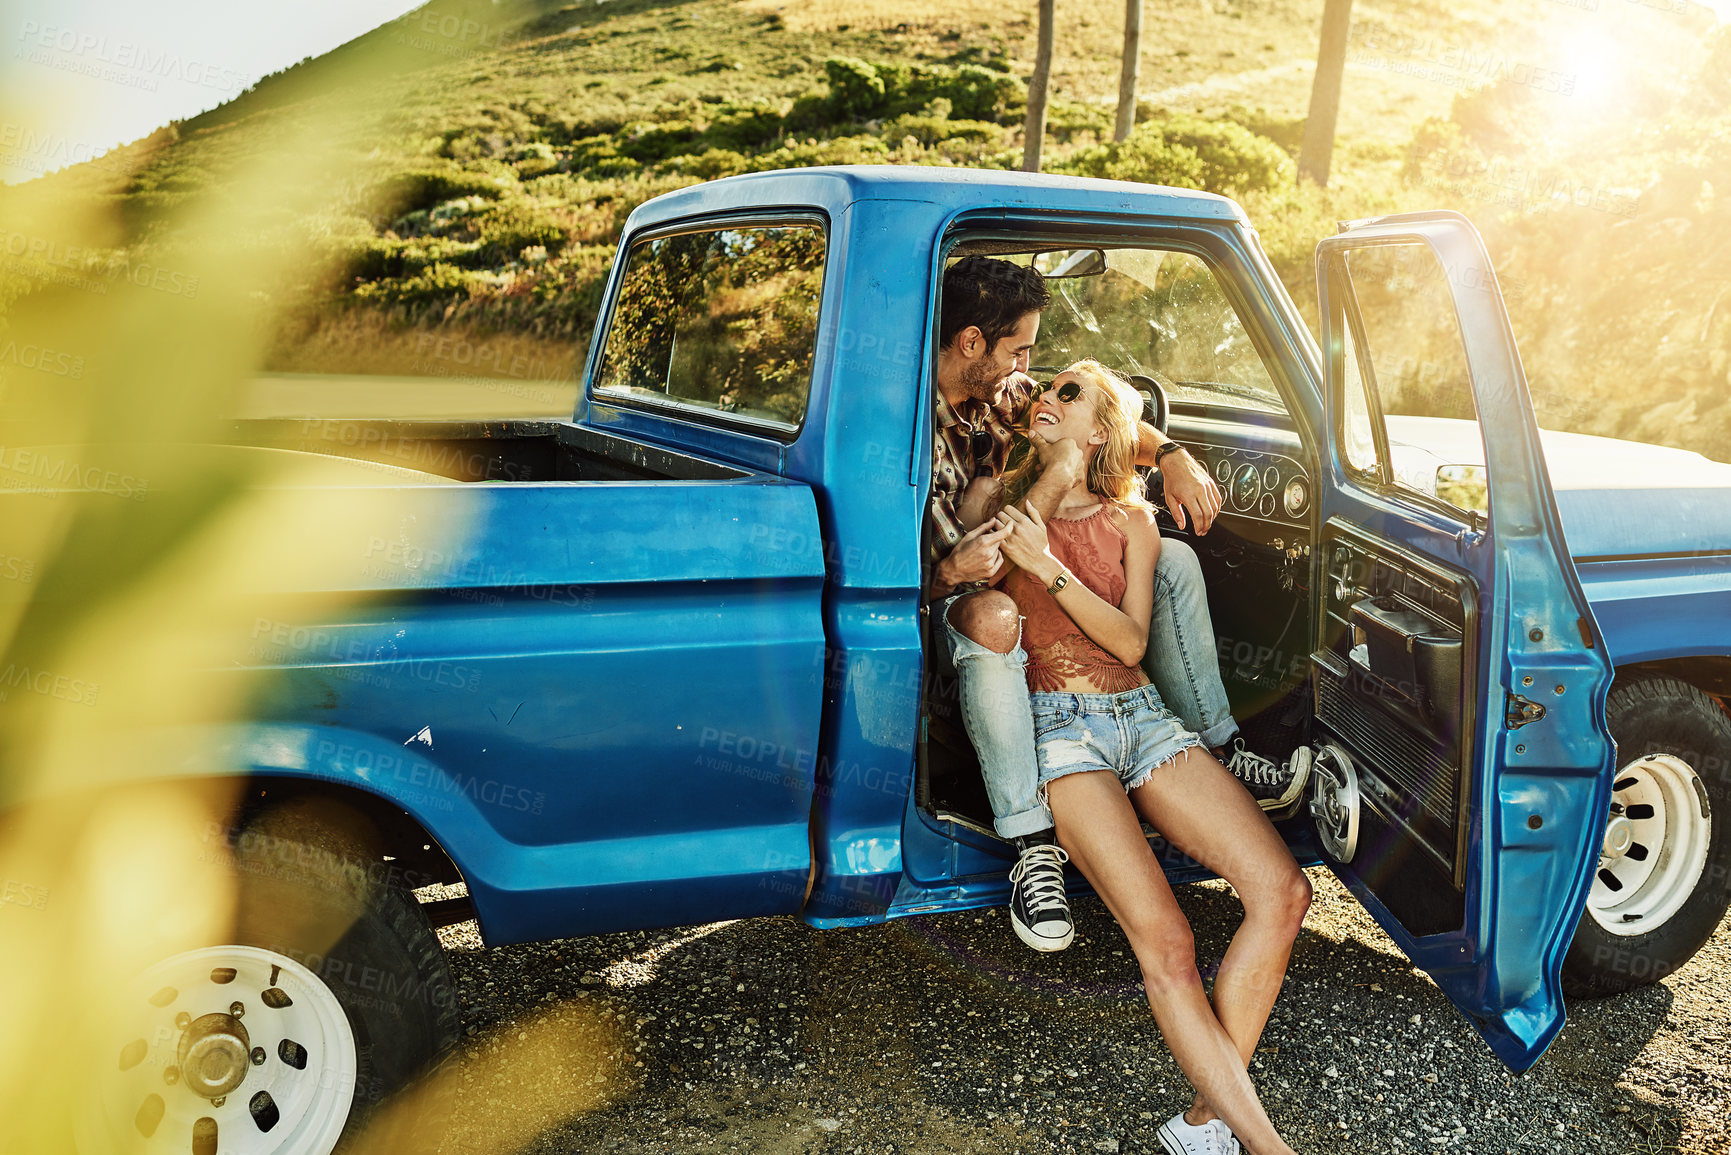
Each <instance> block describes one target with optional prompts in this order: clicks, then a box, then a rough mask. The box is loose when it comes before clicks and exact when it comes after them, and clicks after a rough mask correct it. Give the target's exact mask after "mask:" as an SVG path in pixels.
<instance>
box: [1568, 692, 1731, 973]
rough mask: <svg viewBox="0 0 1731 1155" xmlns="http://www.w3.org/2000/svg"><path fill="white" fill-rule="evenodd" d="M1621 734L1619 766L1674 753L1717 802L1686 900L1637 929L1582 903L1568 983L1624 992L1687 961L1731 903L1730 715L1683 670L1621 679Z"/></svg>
mask: <svg viewBox="0 0 1731 1155" xmlns="http://www.w3.org/2000/svg"><path fill="white" fill-rule="evenodd" d="M1605 716H1606V721H1607V722H1608V723H1609V724H1610V728H1611V736H1612V737H1614V738H1615V739H1616V740H1617V762H1618V771H1617V772H1618V773H1619V774H1623V773H1624V772H1625V770H1626V769H1627V768H1629V767H1631V766H1633V765H1635V764H1636V763H1638V762H1639V761H1640V760H1641V759H1642V758H1645V757H1647V756H1648V755H1654V754H1668V755H1672V756H1674V757H1676V758H1677V759H1679V760H1681V761H1682V762H1684V763H1687V764H1688V765H1689V766H1690V767H1691V768H1692V769H1693V770H1694V772H1695V774H1696V775H1697V777H1698V778H1699V780H1700V783H1701V785H1702V786H1704V787H1705V788H1706V797H1707V802H1708V804H1709V806H1710V807H1711V818H1710V833H1709V839H1710V841H1709V844H1708V850H1707V862H1706V866H1705V868H1704V869H1703V870H1702V872H1701V876H1700V880H1699V881H1698V882H1697V883H1696V884H1695V887H1694V890H1693V891H1692V892H1691V893H1690V895H1689V897H1688V898H1687V899H1686V900H1685V901H1684V902H1683V904H1682V906H1680V907H1678V908H1677V910H1676V911H1675V912H1674V913H1673V914H1671V915H1670V916H1669V917H1668V918H1666V919H1665V920H1664V922H1663V923H1661V924H1660V925H1658V926H1655V927H1653V928H1652V929H1651V930H1647V931H1644V932H1643V933H1641V934H1636V935H1618V934H1613V933H1611V932H1610V931H1607V930H1606V929H1605V928H1604V927H1602V926H1601V925H1600V924H1599V922H1598V921H1597V920H1596V919H1595V918H1594V916H1593V913H1592V911H1591V910H1588V911H1583V912H1582V914H1581V922H1580V925H1579V926H1578V927H1577V928H1576V930H1575V939H1574V942H1573V943H1571V944H1570V946H1569V952H1568V954H1567V955H1566V956H1565V957H1564V959H1563V991H1564V993H1565V994H1567V995H1570V996H1573V997H1583V996H1584V997H1599V996H1604V995H1612V994H1618V993H1620V992H1622V991H1627V990H1632V989H1634V988H1635V987H1640V986H1645V985H1647V984H1648V983H1653V982H1657V981H1658V980H1659V979H1661V978H1664V977H1665V976H1666V975H1668V974H1670V973H1672V972H1673V971H1675V970H1676V969H1677V968H1678V967H1680V966H1682V965H1683V964H1684V963H1686V962H1688V961H1689V959H1690V958H1692V957H1693V956H1694V954H1695V952H1696V951H1698V950H1700V949H1701V947H1702V945H1703V944H1704V943H1705V942H1706V941H1707V940H1708V938H1710V937H1711V936H1712V935H1713V932H1714V931H1715V930H1716V929H1717V928H1718V926H1719V923H1720V920H1721V919H1723V918H1724V916H1725V911H1726V908H1727V906H1728V905H1731V717H1727V716H1726V713H1725V711H1724V710H1723V709H1722V708H1721V707H1720V706H1719V703H1718V702H1717V701H1715V700H1714V699H1713V698H1712V697H1710V696H1709V695H1707V694H1705V693H1703V692H1702V691H1701V690H1699V689H1697V688H1696V687H1694V686H1691V685H1689V684H1688V683H1687V682H1682V681H1679V680H1677V679H1676V678H1668V677H1659V676H1654V675H1638V676H1636V677H1633V678H1630V679H1627V680H1623V679H1619V680H1618V681H1617V683H1616V684H1615V685H1614V686H1612V688H1611V694H1610V698H1609V700H1608V702H1607V703H1606V706H1605Z"/></svg>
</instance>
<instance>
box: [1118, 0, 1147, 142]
mask: <svg viewBox="0 0 1731 1155" xmlns="http://www.w3.org/2000/svg"><path fill="white" fill-rule="evenodd" d="M1141 71H1142V0H1124V64H1123V68H1122V69H1121V70H1120V71H1119V73H1118V123H1117V124H1116V125H1114V126H1113V128H1112V139H1113V140H1118V141H1122V140H1128V139H1129V137H1130V130H1131V129H1133V128H1135V127H1136V79H1137V77H1138V76H1139V75H1140V74H1141Z"/></svg>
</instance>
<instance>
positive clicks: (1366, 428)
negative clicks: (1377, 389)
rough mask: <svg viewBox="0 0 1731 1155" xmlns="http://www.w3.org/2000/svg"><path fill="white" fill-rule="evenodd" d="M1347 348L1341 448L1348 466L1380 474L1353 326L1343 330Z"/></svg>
mask: <svg viewBox="0 0 1731 1155" xmlns="http://www.w3.org/2000/svg"><path fill="white" fill-rule="evenodd" d="M1343 336H1344V339H1345V341H1346V349H1345V352H1344V353H1343V354H1342V362H1341V375H1340V379H1341V385H1342V388H1343V389H1344V390H1345V392H1346V397H1345V401H1346V404H1345V405H1344V406H1343V407H1342V428H1341V431H1340V432H1341V449H1342V451H1343V454H1344V456H1345V458H1346V464H1347V465H1348V466H1349V467H1351V468H1352V469H1354V470H1357V471H1358V472H1359V473H1365V474H1371V475H1375V473H1376V472H1377V469H1376V467H1377V459H1376V434H1375V432H1374V431H1373V430H1372V428H1371V424H1370V422H1371V417H1370V394H1368V393H1366V392H1365V384H1364V374H1363V373H1362V372H1360V371H1359V367H1358V358H1359V349H1358V341H1357V340H1356V339H1354V337H1353V335H1352V327H1351V326H1350V325H1349V326H1347V327H1346V328H1345V329H1344V330H1343Z"/></svg>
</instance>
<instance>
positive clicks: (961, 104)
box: [904, 64, 1028, 121]
mask: <svg viewBox="0 0 1731 1155" xmlns="http://www.w3.org/2000/svg"><path fill="white" fill-rule="evenodd" d="M904 93H905V96H906V99H907V100H908V101H910V102H914V103H917V104H919V105H921V106H924V105H926V104H928V103H930V102H931V101H933V100H938V99H943V100H948V101H949V102H950V111H951V115H953V116H955V117H957V118H958V119H961V120H999V121H1001V120H1002V119H1003V117H1004V116H1005V115H1006V114H1007V113H1009V112H1010V111H1011V110H1012V109H1014V108H1016V107H1017V106H1019V105H1025V104H1026V103H1027V99H1028V93H1027V89H1026V87H1025V86H1024V85H1023V84H1022V82H1021V81H1019V80H1017V79H1016V78H1015V77H1014V76H1010V75H1008V74H1006V73H1002V72H996V71H994V70H992V69H990V68H982V67H980V66H979V65H978V64H964V65H962V66H961V67H959V68H944V67H942V66H938V67H933V68H920V69H915V70H913V74H912V76H911V77H909V79H908V81H907V85H906V88H905V90H904Z"/></svg>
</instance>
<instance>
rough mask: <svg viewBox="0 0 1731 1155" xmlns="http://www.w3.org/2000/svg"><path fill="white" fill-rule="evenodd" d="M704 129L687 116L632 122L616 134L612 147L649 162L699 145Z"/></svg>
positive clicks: (675, 154)
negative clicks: (676, 118) (649, 122)
mask: <svg viewBox="0 0 1731 1155" xmlns="http://www.w3.org/2000/svg"><path fill="white" fill-rule="evenodd" d="M702 138H703V131H702V130H701V129H699V128H697V127H696V126H695V125H693V124H692V123H691V122H690V121H688V120H675V121H669V122H668V123H666V124H633V125H628V126H627V127H626V128H625V129H624V130H623V131H621V132H619V133H617V134H615V136H614V141H615V147H616V148H617V149H618V150H619V154H620V155H621V156H629V157H633V158H635V159H637V160H640V161H643V162H645V163H648V164H654V163H655V162H656V161H662V160H666V159H667V158H669V157H674V156H684V155H686V154H688V153H690V152H691V151H693V149H694V148H697V147H700V146H699V141H700V140H702Z"/></svg>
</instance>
